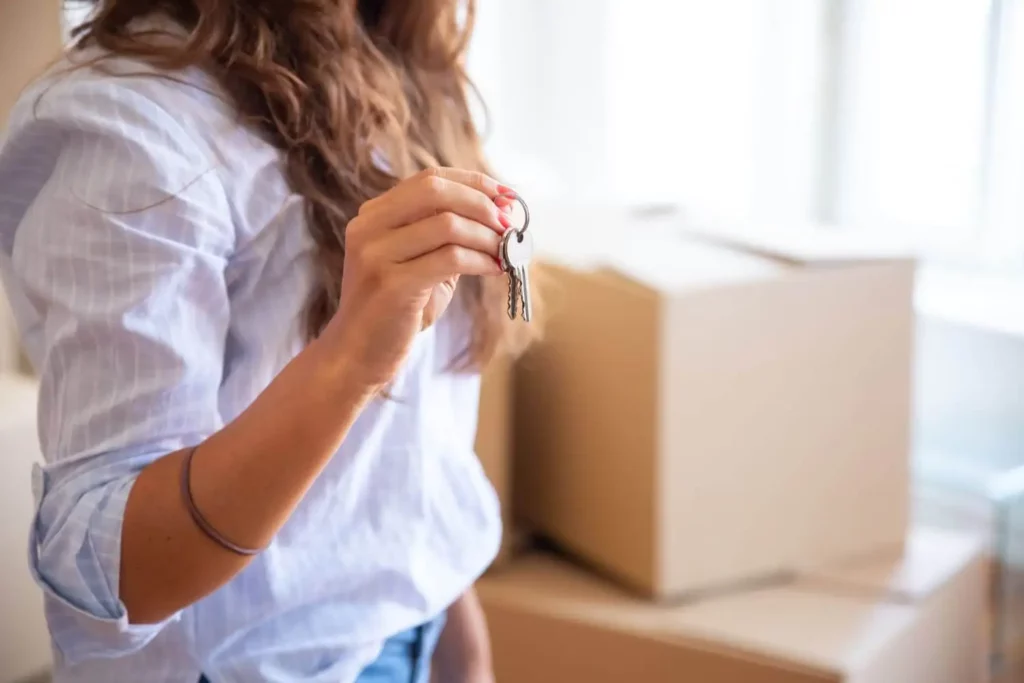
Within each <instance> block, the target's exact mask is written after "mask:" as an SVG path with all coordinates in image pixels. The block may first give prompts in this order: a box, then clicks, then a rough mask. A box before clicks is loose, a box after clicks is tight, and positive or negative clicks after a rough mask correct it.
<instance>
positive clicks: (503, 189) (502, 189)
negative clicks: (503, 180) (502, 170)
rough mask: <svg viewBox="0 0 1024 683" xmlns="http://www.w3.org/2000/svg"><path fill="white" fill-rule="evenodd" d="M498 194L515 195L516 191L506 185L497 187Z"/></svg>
mask: <svg viewBox="0 0 1024 683" xmlns="http://www.w3.org/2000/svg"><path fill="white" fill-rule="evenodd" d="M498 194H505V195H516V194H517V193H516V191H515V190H513V189H512V188H511V187H509V186H508V185H498Z"/></svg>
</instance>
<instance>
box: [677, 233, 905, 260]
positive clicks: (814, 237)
mask: <svg viewBox="0 0 1024 683" xmlns="http://www.w3.org/2000/svg"><path fill="white" fill-rule="evenodd" d="M681 232H682V234H684V235H686V236H689V237H691V238H693V239H699V240H703V241H706V242H708V243H711V244H719V245H722V246H727V247H729V248H732V249H736V250H739V251H743V252H746V253H750V254H757V255H760V256H763V257H766V258H771V259H774V260H776V261H779V262H780V263H786V264H789V265H803V266H838V265H847V264H855V263H863V262H865V261H889V260H909V259H913V258H914V254H915V250H914V249H913V248H912V247H911V246H910V245H909V244H908V243H906V242H904V241H902V240H899V239H896V238H894V237H892V236H891V234H882V233H879V232H877V231H871V230H865V229H860V228H853V227H843V228H839V227H834V226H822V225H817V226H816V225H789V226H781V225H737V226H733V225H728V226H727V225H719V224H712V223H692V222H688V223H685V224H684V225H683V226H682V230H681Z"/></svg>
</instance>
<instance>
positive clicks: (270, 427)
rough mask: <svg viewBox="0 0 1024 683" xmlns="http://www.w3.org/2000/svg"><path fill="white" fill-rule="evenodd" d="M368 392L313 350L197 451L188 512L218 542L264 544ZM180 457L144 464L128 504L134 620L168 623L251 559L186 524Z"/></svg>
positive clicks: (126, 546) (125, 585) (126, 557)
mask: <svg viewBox="0 0 1024 683" xmlns="http://www.w3.org/2000/svg"><path fill="white" fill-rule="evenodd" d="M373 391H374V389H373V388H371V387H367V386H365V385H364V384H362V383H361V382H359V381H355V380H353V379H352V375H351V374H350V373H348V372H347V369H346V366H345V364H344V363H343V362H340V361H337V360H336V358H334V357H333V356H331V355H328V354H326V353H325V352H324V351H323V350H322V349H321V348H319V347H318V346H317V344H316V343H314V344H313V345H311V346H310V347H309V348H307V349H306V350H305V351H304V352H303V353H301V354H299V356H298V357H296V358H295V360H293V361H292V362H291V363H290V364H289V365H288V366H287V367H286V368H285V369H284V371H282V372H281V374H280V375H279V376H278V377H277V378H276V379H275V380H274V381H273V382H272V383H271V384H270V386H269V387H267V389H266V390H265V391H264V392H263V393H262V394H261V395H260V396H259V397H258V398H257V399H256V401H254V402H253V404H252V405H251V406H250V407H249V408H248V409H247V410H246V411H245V412H243V413H242V414H241V415H240V416H239V417H238V418H237V419H236V420H234V421H233V422H232V423H230V424H229V425H227V426H226V427H225V428H224V429H223V430H221V431H220V432H218V433H216V434H214V435H213V436H211V437H210V438H209V439H207V440H206V441H205V442H204V443H202V444H201V445H200V447H199V450H198V451H197V453H196V456H195V458H194V460H193V463H192V476H191V490H192V494H193V498H194V500H195V502H196V506H197V507H198V509H199V510H201V511H202V514H203V516H204V517H205V518H206V519H207V520H209V522H210V523H211V524H212V525H213V526H214V528H216V529H217V530H218V531H219V532H220V533H222V534H223V535H224V536H225V537H226V538H228V539H230V540H232V541H233V542H235V543H237V544H239V545H243V546H247V547H257V548H258V547H263V546H264V545H266V544H267V543H269V542H270V540H271V539H272V538H273V537H274V535H275V534H276V533H277V531H278V530H279V529H280V528H281V526H282V525H283V524H284V523H285V521H286V520H287V519H288V517H289V516H290V515H291V513H292V511H293V510H294V509H295V507H296V506H297V505H298V503H299V501H300V500H301V499H302V497H303V495H304V494H305V493H306V491H307V490H308V489H309V487H310V485H311V484H312V483H313V481H314V480H315V479H316V477H317V475H318V474H319V473H320V472H321V470H322V469H323V467H324V466H325V465H326V463H327V461H328V460H329V459H330V458H331V456H332V455H333V454H334V452H335V451H336V450H337V448H338V446H339V445H340V444H341V442H342V440H343V439H344V437H345V435H346V433H347V432H348V430H349V428H350V427H351V425H352V423H353V422H354V421H355V418H356V417H357V416H358V414H359V413H360V411H361V410H362V408H363V407H364V406H365V404H366V402H367V401H368V400H369V398H370V397H371V396H372V393H373ZM185 454H186V452H185V451H180V452H177V453H173V454H170V455H168V456H165V457H162V458H160V459H159V460H157V461H155V462H154V463H152V464H151V465H149V466H148V467H146V468H145V469H144V470H143V471H142V472H141V473H140V474H139V477H138V479H137V481H136V482H135V484H134V486H133V488H132V490H131V492H130V494H129V497H128V502H127V506H126V509H125V515H124V524H123V528H122V534H121V539H122V545H121V571H120V597H121V600H122V601H123V602H124V604H125V606H126V607H127V609H128V614H129V618H130V620H131V621H132V622H133V623H152V622H156V621H160V620H161V619H164V618H166V617H168V616H170V615H171V614H173V613H174V612H175V611H177V610H179V609H181V608H183V607H185V606H187V605H189V604H192V603H193V602H195V601H196V600H198V599H200V598H202V597H203V596H205V595H208V594H209V593H211V592H213V591H214V590H216V589H217V588H219V587H220V586H221V585H223V584H224V583H226V582H227V581H229V580H230V579H231V578H232V577H233V576H235V575H236V574H237V573H238V572H240V571H241V570H242V569H243V568H244V567H245V566H246V564H248V562H249V561H251V559H252V558H251V557H250V556H243V555H238V554H235V553H233V552H231V551H229V550H226V549H224V548H222V547H221V546H220V545H218V544H217V543H215V542H214V541H213V540H211V539H210V538H208V537H207V536H206V535H205V534H204V533H203V532H202V531H201V530H200V529H199V528H198V527H197V526H196V525H195V522H194V521H193V520H192V518H191V516H190V514H189V512H188V509H187V507H186V505H185V504H184V501H183V500H182V495H181V467H182V462H183V459H184V456H185Z"/></svg>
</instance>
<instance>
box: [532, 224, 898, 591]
mask: <svg viewBox="0 0 1024 683" xmlns="http://www.w3.org/2000/svg"><path fill="white" fill-rule="evenodd" d="M604 220H605V222H604V223H602V222H599V221H598V220H596V219H592V220H586V221H584V223H585V224H586V226H587V232H588V234H587V238H586V240H583V239H582V238H581V239H579V240H577V241H575V242H574V243H573V244H571V245H569V246H568V247H567V248H565V249H558V248H554V249H551V250H550V251H549V252H548V254H546V256H547V259H548V262H549V263H550V266H549V267H548V269H547V270H548V272H547V275H548V278H547V279H548V280H549V281H550V283H551V285H550V287H549V290H550V291H548V292H546V296H547V299H548V307H549V310H550V312H551V318H550V320H549V321H548V324H547V327H546V332H545V339H544V341H543V343H541V344H539V345H537V346H536V347H535V348H534V349H533V350H532V351H531V352H529V353H528V354H527V356H526V357H524V358H523V359H522V361H521V363H520V364H519V368H518V374H517V378H516V404H517V405H516V419H517V421H518V422H519V427H518V428H517V431H516V444H517V457H516V463H515V467H516V470H517V478H516V492H515V495H516V512H517V514H520V515H521V516H522V518H523V520H524V521H525V523H526V524H527V525H528V526H529V527H530V528H532V529H535V530H537V531H539V532H541V533H542V534H544V535H546V536H548V537H549V538H551V539H553V540H554V541H556V542H557V543H558V544H559V545H561V546H563V547H564V548H565V549H567V550H569V551H571V552H572V553H574V554H576V555H578V556H579V557H581V558H583V559H585V560H586V561H588V562H590V563H592V564H593V565H595V566H596V567H599V568H600V569H601V570H602V571H604V572H606V573H608V574H609V575H611V576H614V577H615V578H617V579H618V580H619V581H620V582H622V583H623V584H625V585H627V586H629V587H630V588H632V589H634V590H636V591H638V592H641V593H644V594H647V595H651V596H657V597H678V596H682V595H686V594H689V593H692V592H694V591H702V590H706V589H709V588H717V587H720V586H725V585H729V584H731V583H734V582H737V581H745V580H749V579H758V578H761V577H764V576H766V575H770V574H779V573H786V572H792V571H795V570H797V569H799V568H800V567H803V566H807V565H813V564H815V563H820V562H823V561H827V560H830V559H834V558H842V557H848V556H854V555H858V554H860V553H863V552H874V551H877V550H878V549H880V548H889V549H898V548H899V547H900V546H901V544H902V543H903V539H904V535H905V533H906V528H907V521H908V514H909V512H908V508H909V505H908V499H909V496H908V490H909V457H908V451H909V438H910V434H909V424H910V419H909V412H910V383H911V351H912V334H913V312H912V296H913V292H912V290H913V279H914V266H913V262H912V261H911V260H910V259H908V258H902V257H896V256H891V255H889V254H888V253H887V252H881V251H877V250H871V249H869V248H868V247H867V246H866V245H864V244H862V243H860V242H858V241H853V240H851V239H850V238H849V237H847V236H843V235H841V234H838V233H834V234H833V235H831V237H825V238H821V237H818V236H814V235H810V234H795V235H791V236H785V235H781V236H780V235H779V233H777V232H776V233H774V236H773V242H771V243H769V242H766V241H764V240H759V239H755V238H754V237H752V236H746V237H744V236H742V235H738V234H729V235H721V234H719V235H716V236H714V237H704V236H701V237H700V238H697V237H694V236H690V237H681V236H680V235H679V233H678V232H667V233H662V232H660V231H658V230H656V229H655V228H653V227H652V228H649V229H647V228H645V226H644V225H643V224H638V223H637V222H635V221H633V222H630V221H628V220H625V219H623V220H622V221H621V222H620V223H615V222H613V221H609V219H607V218H605V219H604ZM626 235H628V238H627V237H625V236H626ZM787 237H788V238H787ZM576 244H589V245H591V247H592V249H594V250H595V251H593V252H591V253H590V254H586V255H584V258H585V260H582V261H581V260H579V250H578V249H577V248H576V246H575V245H576ZM593 245H598V246H593ZM600 245H606V251H600ZM868 500H870V504H868V503H867V501H868Z"/></svg>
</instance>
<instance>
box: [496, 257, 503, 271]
mask: <svg viewBox="0 0 1024 683" xmlns="http://www.w3.org/2000/svg"><path fill="white" fill-rule="evenodd" d="M494 265H495V266H496V267H497V269H498V272H499V273H504V272H505V266H504V265H502V263H501V259H500V258H497V257H495V259H494Z"/></svg>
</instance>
